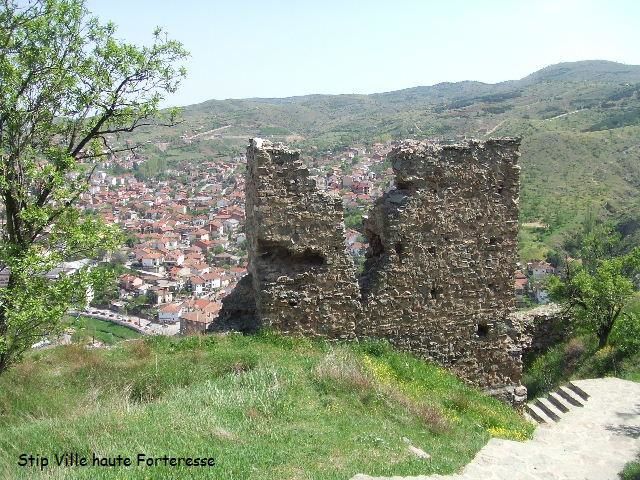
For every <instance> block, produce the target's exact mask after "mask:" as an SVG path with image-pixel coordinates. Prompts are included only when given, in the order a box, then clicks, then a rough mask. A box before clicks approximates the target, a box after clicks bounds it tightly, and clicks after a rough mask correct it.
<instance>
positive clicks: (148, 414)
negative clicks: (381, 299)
mask: <svg viewBox="0 0 640 480" xmlns="http://www.w3.org/2000/svg"><path fill="white" fill-rule="evenodd" d="M0 429H1V430H2V432H3V435H1V436H0V478H11V479H19V478H29V479H31V478H39V475H38V469H37V468H25V467H18V466H17V459H18V457H19V455H20V454H22V453H25V452H27V453H33V454H39V455H46V456H49V457H50V458H51V461H50V464H49V467H47V468H46V469H45V472H44V474H43V475H41V476H42V477H43V478H92V479H95V478H150V476H152V477H153V478H178V477H180V478H181V477H183V476H184V475H189V478H212V476H213V477H215V478H252V479H273V478H291V479H293V478H314V479H344V478H349V477H351V476H353V475H354V474H356V473H358V472H362V471H367V472H371V473H377V474H381V475H383V474H384V475H390V474H405V475H409V474H418V473H430V472H441V473H445V472H453V471H455V470H456V469H458V468H460V467H461V466H462V465H464V464H465V463H467V462H468V461H469V460H471V458H473V456H474V454H475V453H476V452H477V451H478V450H479V449H480V448H481V447H482V445H484V444H485V443H486V442H487V441H488V439H489V438H490V437H491V436H494V437H502V438H512V439H515V440H522V439H525V438H527V437H528V436H530V434H531V432H532V430H533V426H532V425H531V424H529V423H528V422H526V421H525V420H524V419H522V418H521V417H520V416H518V414H516V412H514V411H513V410H511V409H510V408H509V407H507V406H506V405H504V404H502V403H500V402H499V401H497V400H495V399H493V398H489V397H486V396H484V395H482V394H481V393H480V392H479V391H477V390H475V389H472V388H469V387H467V386H465V385H464V384H463V383H462V382H461V381H460V380H459V379H457V378H456V377H454V376H453V375H451V374H449V373H447V372H446V371H444V370H442V369H440V368H437V367H435V366H434V365H432V364H429V363H426V362H423V361H421V360H418V359H416V358H415V357H412V356H410V355H405V354H400V353H397V352H395V351H393V350H391V349H390V348H389V347H387V346H385V345H384V344H379V343H369V344H360V345H356V344H350V345H348V344H343V345H339V344H335V343H334V344H329V343H325V342H320V341H310V340H309V339H303V338H297V339H295V338H287V337H282V336H280V335H275V334H269V333H262V334H260V335H257V336H247V337H245V336H241V335H227V336H207V337H190V338H185V339H182V340H175V339H168V338H166V337H155V338H148V339H146V340H136V341H128V342H122V343H120V344H119V346H118V347H115V348H113V349H111V350H100V351H98V350H88V349H85V348H83V347H82V346H80V345H77V346H67V347H59V348H56V349H52V350H48V351H44V352H40V353H33V354H32V355H30V357H29V358H28V359H26V360H25V361H24V362H23V363H21V364H20V365H18V366H17V367H16V368H15V369H14V370H11V371H10V372H8V374H7V375H4V376H2V377H1V378H0ZM404 438H406V439H408V441H409V442H410V443H411V444H412V445H414V446H416V447H418V448H421V449H423V450H425V451H427V452H428V453H430V454H431V455H432V459H431V460H430V461H428V462H425V461H424V460H421V459H420V458H418V457H417V456H416V455H415V454H413V453H412V452H411V451H410V450H409V447H408V445H407V440H404ZM59 452H77V453H79V454H80V455H85V456H88V457H90V456H91V453H92V452H95V453H96V454H98V455H100V456H116V455H118V454H121V455H124V456H129V457H133V458H134V459H135V457H136V455H137V454H138V453H144V454H146V455H148V456H163V455H169V456H196V457H210V456H213V457H215V459H216V466H215V467H213V468H212V469H211V470H209V469H201V468H200V469H196V468H193V469H188V468H186V467H182V468H172V467H157V468H144V467H140V468H135V467H125V468H88V467H79V468H77V467H76V468H57V467H55V465H53V454H54V453H59Z"/></svg>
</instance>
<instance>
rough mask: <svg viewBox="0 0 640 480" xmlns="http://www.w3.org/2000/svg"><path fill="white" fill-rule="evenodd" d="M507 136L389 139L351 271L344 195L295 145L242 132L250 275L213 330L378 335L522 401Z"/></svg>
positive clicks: (512, 160)
mask: <svg viewBox="0 0 640 480" xmlns="http://www.w3.org/2000/svg"><path fill="white" fill-rule="evenodd" d="M518 148H519V140H518V139H514V138H502V139H490V140H487V141H482V142H481V141H475V140H472V141H468V142H466V143H463V144H458V145H434V144H431V143H428V142H418V141H412V140H407V141H404V142H401V143H400V144H399V145H398V146H396V147H395V148H394V149H393V150H392V151H391V152H390V154H389V159H390V160H391V164H392V167H393V170H394V173H395V177H396V178H395V185H396V186H395V188H394V189H392V190H390V191H388V192H387V193H385V194H384V195H383V196H382V197H381V198H379V199H378V200H377V201H376V203H375V205H374V206H373V209H372V211H371V212H370V213H369V216H368V218H367V219H366V220H365V225H364V233H365V236H366V237H367V240H368V242H369V250H368V252H367V259H366V262H365V268H364V272H363V273H362V274H360V275H358V274H356V268H355V266H354V263H353V261H352V259H351V257H350V256H349V255H348V254H347V253H346V251H345V227H344V222H343V206H342V200H341V199H340V198H336V197H333V196H331V195H329V194H327V193H325V192H321V191H319V190H318V189H317V188H316V185H315V181H314V180H313V179H312V178H310V174H309V171H308V170H307V168H305V166H304V165H303V162H302V160H301V159H300V153H299V152H298V151H296V150H292V149H289V148H288V147H286V146H284V145H281V144H272V143H270V142H268V141H266V140H261V139H252V140H251V141H250V144H249V146H248V148H247V174H246V175H247V178H246V226H245V230H246V236H247V248H248V255H249V267H248V270H249V274H248V275H247V276H245V277H244V278H243V279H242V281H241V282H240V283H239V284H238V286H237V287H236V290H235V291H234V292H233V293H232V294H230V295H229V296H228V297H227V298H225V299H224V301H223V309H222V312H221V314H220V318H219V322H217V327H216V328H234V329H239V330H241V331H252V330H255V329H256V328H259V327H260V326H269V327H271V328H274V329H277V330H279V331H281V332H283V333H290V334H301V335H308V336H319V337H325V338H329V339H356V338H382V339H387V340H388V341H389V342H390V343H392V344H393V345H395V346H396V347H398V348H400V349H403V350H407V351H410V352H413V353H415V354H417V355H418V356H420V357H423V358H426V359H432V360H434V361H436V362H437V363H439V364H440V365H443V366H445V367H448V368H450V369H452V370H453V371H454V372H456V373H457V374H458V375H459V376H461V377H462V378H464V379H465V380H467V381H468V382H470V383H472V384H474V385H477V386H479V387H481V388H483V389H485V390H487V391H489V392H490V393H491V394H493V395H495V396H497V397H499V398H501V399H503V400H505V401H507V402H510V403H514V404H516V405H517V404H521V403H522V402H523V401H524V400H525V398H526V389H525V388H524V387H522V386H521V383H520V381H521V376H522V347H521V343H520V340H519V338H520V331H519V327H518V325H517V324H515V323H514V322H513V321H512V317H511V313H512V312H513V311H514V309H515V296H514V289H513V285H514V272H515V263H516V256H517V231H518V195H519V166H518V157H519V152H518ZM214 325H215V323H214Z"/></svg>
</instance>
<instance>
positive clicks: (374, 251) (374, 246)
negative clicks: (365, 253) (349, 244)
mask: <svg viewBox="0 0 640 480" xmlns="http://www.w3.org/2000/svg"><path fill="white" fill-rule="evenodd" d="M367 237H368V239H369V249H370V252H371V256H372V257H379V256H381V255H382V254H383V253H384V245H383V244H382V239H381V238H380V235H378V234H375V233H372V232H368V235H367Z"/></svg>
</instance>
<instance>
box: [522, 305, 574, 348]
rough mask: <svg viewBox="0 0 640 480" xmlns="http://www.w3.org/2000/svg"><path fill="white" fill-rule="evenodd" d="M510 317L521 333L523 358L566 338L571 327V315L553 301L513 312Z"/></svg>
mask: <svg viewBox="0 0 640 480" xmlns="http://www.w3.org/2000/svg"><path fill="white" fill-rule="evenodd" d="M511 319H512V321H513V323H514V324H515V325H517V329H518V331H519V332H520V334H521V337H520V343H521V345H522V357H523V359H525V360H526V359H527V357H529V358H531V356H538V355H540V354H541V353H544V352H546V351H547V350H548V349H549V348H551V347H552V346H554V345H557V344H558V343H560V342H562V341H564V340H566V339H567V338H568V337H569V335H570V332H571V327H572V323H571V316H570V315H569V314H568V313H567V312H566V311H564V310H563V309H562V308H561V307H560V306H559V305H557V304H554V303H549V304H547V305H540V306H538V307H535V308H532V309H531V310H523V311H519V312H515V313H514V314H513V315H512V316H511Z"/></svg>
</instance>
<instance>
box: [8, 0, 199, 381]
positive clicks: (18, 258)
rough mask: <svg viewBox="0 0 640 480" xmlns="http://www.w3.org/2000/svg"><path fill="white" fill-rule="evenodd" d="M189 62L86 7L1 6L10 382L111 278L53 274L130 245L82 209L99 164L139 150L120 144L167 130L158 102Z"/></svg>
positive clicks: (67, 3)
mask: <svg viewBox="0 0 640 480" xmlns="http://www.w3.org/2000/svg"><path fill="white" fill-rule="evenodd" d="M186 55H187V53H186V52H185V50H184V49H183V47H182V45H181V44H180V43H178V42H176V41H173V40H170V39H168V38H167V37H166V35H165V33H164V32H162V31H161V30H156V31H155V32H154V36H153V42H152V44H151V45H150V46H148V47H137V46H135V45H131V44H128V43H125V42H122V41H120V40H118V39H117V38H116V37H115V26H114V25H113V24H111V23H108V24H101V23H99V22H98V20H97V19H95V18H93V17H92V16H91V15H90V14H89V12H88V11H87V9H86V7H85V4H84V0H0V205H1V208H2V210H4V212H3V213H4V225H2V231H1V235H2V236H1V238H0V268H3V269H5V271H8V272H10V273H9V277H8V284H7V286H6V287H4V288H0V373H1V372H3V371H5V370H6V369H7V368H8V367H9V366H10V365H11V364H13V363H15V362H16V361H18V360H19V359H20V357H21V355H22V354H23V353H24V352H25V351H26V350H27V349H28V348H29V347H30V345H32V344H33V343H34V342H36V341H37V340H38V339H39V338H40V337H41V336H42V335H44V334H52V333H55V332H56V331H57V330H58V329H59V326H60V320H61V318H62V317H63V315H64V313H65V312H66V311H67V309H68V308H69V307H70V306H72V305H74V304H80V303H83V302H84V292H86V287H87V286H88V285H89V284H92V283H94V282H96V281H97V280H100V276H101V271H100V270H94V271H89V270H88V269H82V270H80V271H79V272H77V273H76V274H74V275H64V274H63V275H61V276H60V277H59V278H58V279H57V280H56V281H52V280H50V279H49V278H47V275H46V274H47V272H50V271H51V270H52V269H54V268H55V267H57V266H59V265H60V264H61V262H63V261H66V260H69V259H77V258H83V257H92V256H93V255H95V253H96V252H97V251H98V250H100V249H103V250H105V249H106V250H109V249H113V248H114V247H115V246H116V245H117V244H118V243H119V242H120V238H119V234H118V230H117V229H116V228H115V227H114V226H110V225H105V224H103V223H102V222H101V221H100V220H99V219H96V218H92V217H87V216H85V215H84V214H83V212H81V211H79V209H78V208H77V207H76V206H75V204H76V201H77V200H78V198H79V197H80V195H81V194H82V193H83V192H84V191H85V190H86V187H87V185H88V183H89V180H90V177H91V174H92V172H93V170H94V168H95V165H96V163H95V162H96V160H97V159H100V158H101V157H103V156H111V155H113V154H115V153H117V152H121V151H126V150H131V149H132V148H133V147H132V146H130V145H127V144H123V142H122V141H121V138H120V136H121V135H123V134H125V133H126V132H131V131H133V130H135V129H137V128H139V127H142V126H145V125H152V124H156V123H159V122H165V123H166V122H167V120H163V119H162V118H161V116H160V115H159V114H158V106H159V102H160V101H161V100H162V98H163V94H164V93H166V92H173V91H175V90H176V88H177V86H178V84H179V82H180V80H181V78H182V77H183V76H184V73H185V72H184V69H182V68H180V67H179V66H178V63H179V62H180V61H181V60H182V59H184V58H185V56H186ZM174 113H175V112H172V114H171V115H170V116H169V119H168V123H173V121H174Z"/></svg>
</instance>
